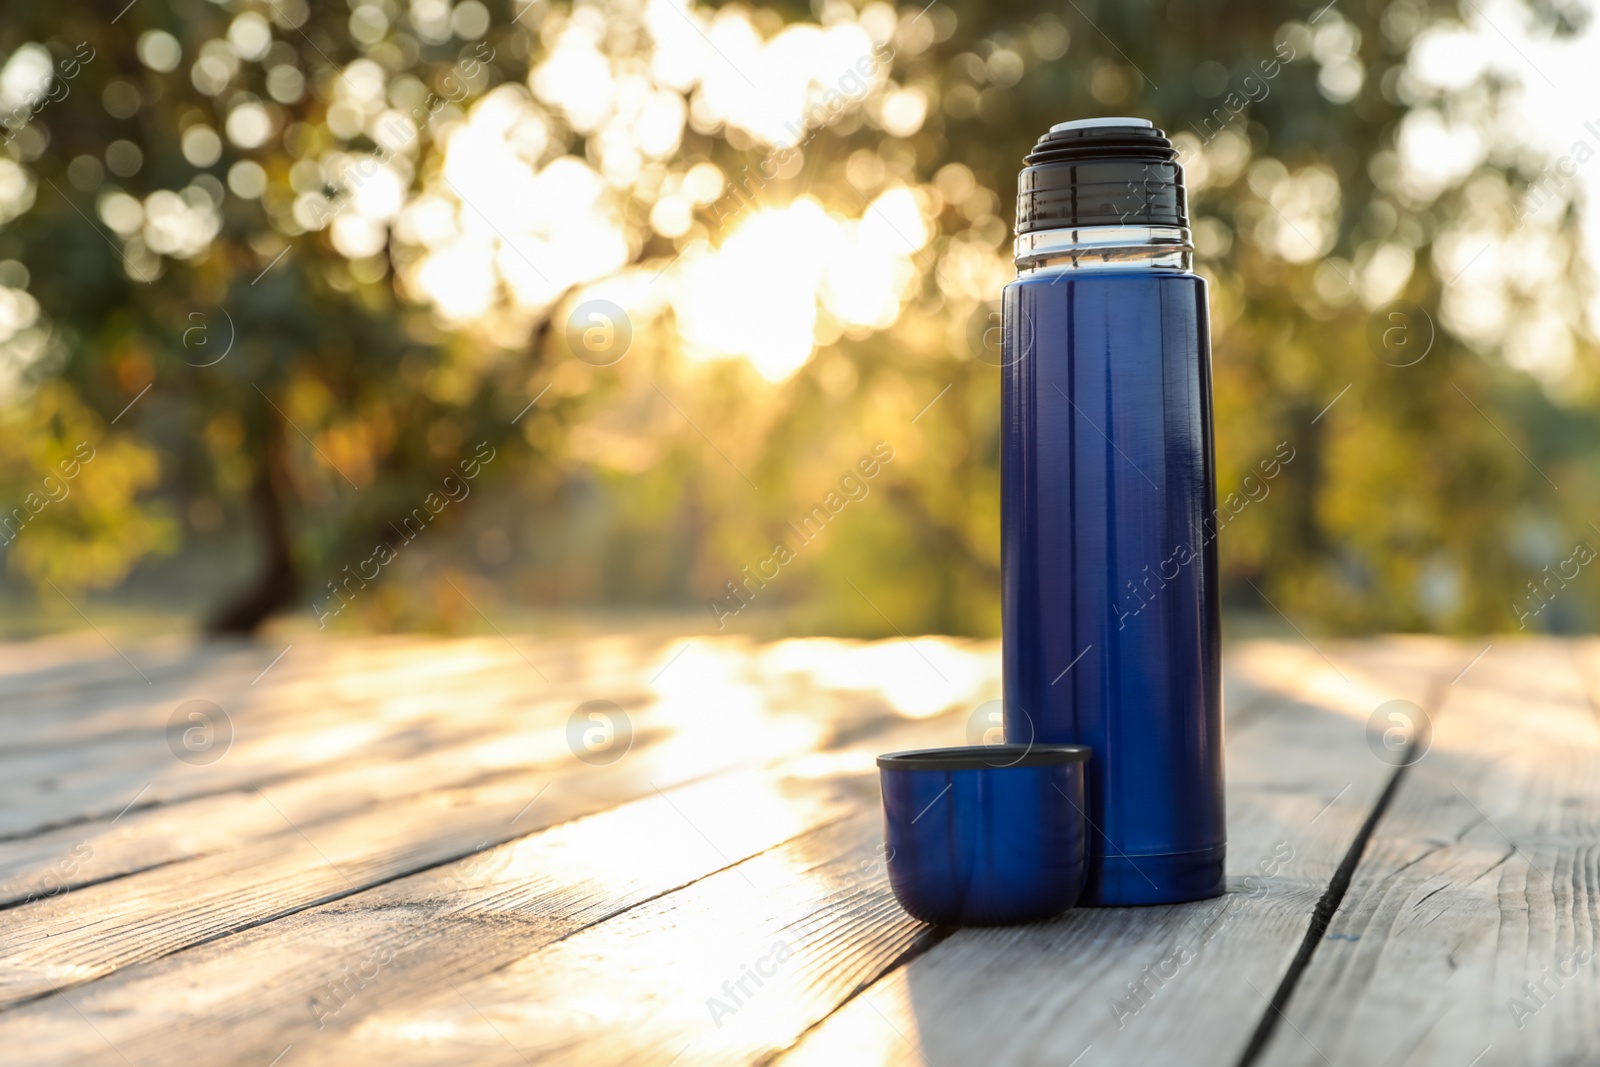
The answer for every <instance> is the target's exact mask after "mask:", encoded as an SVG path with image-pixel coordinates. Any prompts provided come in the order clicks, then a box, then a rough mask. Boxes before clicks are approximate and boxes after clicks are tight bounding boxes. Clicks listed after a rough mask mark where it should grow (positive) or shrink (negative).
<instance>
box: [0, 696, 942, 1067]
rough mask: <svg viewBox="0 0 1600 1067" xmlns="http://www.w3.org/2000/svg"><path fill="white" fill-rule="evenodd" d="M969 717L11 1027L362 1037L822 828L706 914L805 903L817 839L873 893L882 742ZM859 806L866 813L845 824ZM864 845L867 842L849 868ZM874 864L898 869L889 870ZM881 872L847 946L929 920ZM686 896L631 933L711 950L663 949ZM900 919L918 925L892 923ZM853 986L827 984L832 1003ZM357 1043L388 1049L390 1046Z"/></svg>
mask: <svg viewBox="0 0 1600 1067" xmlns="http://www.w3.org/2000/svg"><path fill="white" fill-rule="evenodd" d="M964 725H965V724H964V721H963V718H962V717H961V716H959V715H955V716H945V717H942V718H937V719H931V720H926V721H920V722H912V723H904V724H902V725H900V726H898V727H897V728H896V729H895V730H894V731H892V732H891V733H889V734H887V735H885V736H884V737H883V738H881V739H878V740H874V739H871V738H866V739H863V740H862V741H861V742H860V743H859V744H858V745H857V746H856V747H855V748H853V749H851V750H847V751H842V752H838V753H832V754H827V753H817V754H810V755H806V756H802V757H800V758H798V759H796V760H792V761H789V762H788V763H786V764H784V765H782V766H779V767H775V768H771V769H767V770H763V771H738V772H733V773H729V774H724V775H719V776H717V777H715V778H711V779H706V780H703V781H700V782H696V783H692V784H689V785H685V786H681V787H678V788H675V789H666V790H664V791H663V792H662V793H661V794H659V795H656V794H653V795H652V796H650V797H648V798H645V799H641V800H638V801H635V802H632V803H629V804H625V805H623V806H621V807H618V808H614V809H612V810H609V811H605V812H603V813H600V814H597V815H593V816H591V817H588V818H584V819H579V820H577V821H574V822H570V823H565V824H562V825H558V826H554V827H552V828H550V829H547V830H544V831H542V832H540V833H537V834H533V835H530V836H528V837H526V838H523V839H521V840H519V841H516V842H512V843H509V844H506V845H503V846H500V847H497V848H492V849H487V850H485V851H484V852H482V853H480V854H478V855H476V856H474V857H472V858H470V859H469V860H467V861H464V862H459V863H453V864H449V865H446V866H441V867H438V868H435V869H432V870H428V871H424V872H421V873H418V874H415V875H412V876H410V877H407V878H404V879H399V880H396V881H394V882H391V883H389V884H387V885H384V886H381V887H378V888H375V889H372V890H369V891H366V892H362V893H359V894H355V895H352V896H350V897H348V898H347V899H343V900H339V901H337V902H333V903H329V904H325V905H321V906H317V907H313V908H309V909H307V910H305V911H302V912H300V913H298V914H295V915H292V916H287V917H284V918H282V919H280V920H278V921H277V922H274V923H271V924H269V925H265V926H261V927H257V928H254V929H249V930H244V931H240V932H238V933H236V934H234V935H233V936H230V937H227V938H223V939H219V940H216V941H212V942H209V943H206V944H202V945H198V946H197V947H194V948H191V949H189V950H188V951H185V952H182V953H179V954H176V955H171V956H168V957H166V958H163V959H157V960H153V961H150V962H147V963H144V964H140V965H137V966H130V967H128V968H126V969H124V970H122V971H120V972H118V973H116V974H114V975H112V976H110V977H108V978H105V979H102V980H100V981H97V982H94V983H92V984H90V985H88V986H85V987H82V988H77V989H73V990H70V991H62V992H60V993H57V994H55V995H51V996H45V997H42V998H41V999H38V1000H36V1001H34V1002H32V1003H28V1004H23V1005H20V1006H17V1007H14V1008H12V1009H11V1010H9V1011H5V1012H0V1042H4V1043H5V1044H6V1046H7V1047H8V1048H10V1049H13V1050H17V1051H18V1052H19V1054H21V1055H23V1056H25V1057H26V1058H27V1059H28V1060H29V1061H30V1062H38V1063H73V1064H78V1063H118V1064H120V1063H124V1062H131V1063H141V1062H169V1061H170V1057H171V1050H172V1042H173V1037H172V1035H173V1033H174V1031H181V1032H182V1034H183V1038H182V1041H183V1047H184V1050H185V1055H186V1057H192V1058H194V1059H195V1060H196V1062H205V1063H216V1064H228V1063H239V1064H251V1065H256V1067H259V1065H260V1064H261V1063H264V1062H268V1061H270V1060H271V1059H272V1058H273V1057H274V1056H276V1055H278V1054H279V1053H280V1052H281V1051H282V1049H283V1048H284V1047H286V1046H288V1045H291V1044H292V1045H294V1046H295V1048H296V1053H295V1055H296V1058H297V1062H299V1057H300V1056H302V1055H305V1054H307V1053H308V1052H309V1051H310V1050H312V1049H314V1048H316V1047H317V1046H318V1045H319V1044H321V1043H324V1042H326V1043H327V1044H328V1045H329V1047H330V1048H331V1047H332V1046H333V1044H334V1043H335V1041H334V1039H335V1035H337V1034H348V1035H352V1036H354V1035H357V1033H358V1031H359V1029H360V1027H361V1025H362V1020H363V1019H364V1018H365V1017H367V1016H369V1015H372V1014H374V1013H376V1012H378V1011H380V1010H381V1009H383V1008H384V1007H385V1006H388V1005H401V1006H404V1005H407V1004H411V1003H414V1002H417V1001H419V1000H420V1001H421V1002H424V1003H425V1002H427V1001H429V1000H431V998H433V997H434V996H436V995H437V994H438V993H439V992H441V991H449V990H450V989H451V986H452V983H453V984H455V985H458V986H462V987H463V988H465V986H466V985H467V984H470V983H471V982H473V981H474V980H475V979H478V978H483V977H486V976H488V975H490V974H492V973H494V972H495V971H496V970H499V969H501V968H503V967H506V966H508V965H512V964H515V963H516V962H517V961H519V960H525V959H527V958H528V957H530V955H532V954H533V953H535V952H536V951H537V950H538V949H539V948H541V947H543V946H547V945H551V944H553V943H556V942H558V941H560V940H561V939H563V938H570V939H571V940H572V941H574V942H576V941H577V938H576V937H574V936H573V935H576V934H578V933H579V931H581V930H584V929H585V928H588V927H591V926H594V925H595V924H597V923H601V922H602V921H603V920H605V919H607V918H608V917H611V916H615V915H619V914H625V913H628V912H629V909H633V908H637V907H638V906H640V905H643V904H646V903H647V902H651V901H657V900H671V899H672V896H671V895H666V894H670V891H671V890H674V889H676V888H678V887H681V886H683V885H686V884H691V883H696V882H698V881H699V880H701V879H704V878H705V876H707V875H709V874H712V872H715V871H718V870H723V869H725V868H730V866H731V865H734V864H738V863H740V861H746V860H748V859H749V858H750V857H752V856H763V854H766V853H768V852H769V851H770V850H773V849H776V848H779V847H780V846H782V845H783V844H784V843H785V842H789V841H795V840H796V839H798V838H800V837H801V836H802V835H805V834H807V833H808V832H815V831H818V830H824V831H825V833H826V834H831V835H832V836H825V837H824V838H823V839H822V840H825V841H833V842H835V844H834V845H824V846H819V845H816V844H814V843H812V844H807V845H802V846H800V847H799V851H798V852H796V851H794V850H791V851H789V852H782V851H781V850H780V854H778V855H777V856H776V858H774V859H772V860H765V859H764V858H763V861H762V862H761V863H758V864H757V866H755V867H750V866H749V865H748V864H746V865H745V866H744V867H741V868H733V869H731V870H728V871H727V872H726V873H727V874H728V875H729V876H730V878H731V879H732V881H729V879H726V878H725V879H722V880H721V881H718V882H716V886H715V890H714V892H710V891H708V894H706V895H704V896H703V897H702V896H697V897H696V900H697V901H698V907H699V909H700V910H699V911H698V912H697V915H698V916H699V918H698V919H697V920H696V921H697V922H698V923H699V924H700V925H699V926H697V927H696V928H697V929H714V928H716V927H717V926H718V924H719V923H731V920H732V918H733V913H732V912H731V911H730V910H729V909H728V907H727V906H726V905H725V904H719V903H718V901H721V900H723V897H722V896H720V895H719V894H725V893H726V887H727V886H729V885H732V884H735V883H736V884H737V886H738V888H739V892H740V894H748V897H747V899H745V900H744V901H742V902H741V906H742V908H743V909H744V910H743V912H742V914H741V915H740V920H741V922H746V923H755V925H754V926H752V927H750V929H757V928H760V927H761V923H762V922H766V921H768V920H770V919H771V918H772V917H773V916H779V915H782V914H783V913H784V909H783V908H780V907H777V906H776V902H774V901H772V900H771V899H769V898H768V897H767V896H764V895H763V894H765V893H770V892H774V891H782V892H785V893H787V894H788V896H787V899H788V900H789V901H790V902H791V903H795V904H798V903H803V902H804V901H805V900H807V899H809V894H810V890H809V889H804V888H802V889H797V888H796V887H795V886H794V885H792V884H789V883H788V882H786V881H785V878H784V872H791V873H792V872H795V871H798V872H799V873H801V874H804V873H805V872H806V870H807V869H809V866H810V864H811V862H812V861H811V860H806V859H804V857H805V856H808V855H810V856H814V857H817V859H816V862H823V863H826V862H827V861H828V858H829V857H832V858H833V860H834V862H833V866H832V867H831V868H830V870H832V872H833V873H832V874H831V875H830V876H829V877H830V878H832V879H834V881H835V882H836V883H838V884H840V885H843V886H845V888H846V889H847V890H848V891H849V892H850V893H855V894H856V896H855V897H851V898H850V899H851V900H857V899H858V898H859V897H860V894H861V892H862V890H861V888H860V885H861V884H866V882H865V881H864V878H863V873H862V871H861V869H860V866H859V864H858V863H857V862H856V861H855V860H854V858H853V856H854V852H855V851H862V850H865V851H864V855H865V856H867V857H874V856H876V852H875V848H876V844H875V843H876V841H877V840H878V833H879V830H878V827H877V813H876V804H877V795H876V788H875V775H876V771H875V769H874V767H873V764H872V758H871V757H872V753H873V752H875V751H876V750H877V749H878V747H879V746H880V745H883V744H887V745H894V746H902V745H904V746H909V745H917V744H940V743H950V742H953V741H956V740H958V739H959V737H960V735H961V733H962V731H963V730H964ZM843 823H848V828H841V829H837V830H827V829H826V828H829V827H836V826H842V825H843ZM808 840H809V839H808ZM807 849H810V850H811V851H810V852H807ZM852 850H854V851H852ZM846 853H848V854H849V855H850V856H851V857H852V859H851V860H850V861H849V862H846V863H844V865H843V866H841V865H840V861H839V859H838V857H839V856H841V855H845V854H846ZM332 858H333V859H334V860H335V861H336V862H337V860H338V857H332ZM769 871H770V872H771V876H770V878H769V876H768V872H769ZM869 873H870V872H869ZM874 877H877V878H879V880H880V882H881V872H879V873H878V875H876V876H874ZM746 879H749V882H747V881H746ZM867 881H870V880H867ZM752 882H753V883H754V888H753V889H752V887H751V885H750V883H752ZM846 883H848V884H846ZM871 884H874V885H878V889H877V890H876V891H874V893H873V894H871V899H870V901H869V902H868V903H866V904H851V905H850V907H849V908H847V909H846V910H847V911H849V912H850V913H851V914H854V915H856V917H857V918H856V923H857V925H856V927H854V928H852V929H851V931H850V932H849V934H848V936H847V935H845V934H843V933H841V934H838V935H827V934H826V931H821V932H819V933H818V937H819V938H823V939H824V940H825V939H826V936H835V939H836V940H837V941H839V942H840V944H839V951H841V952H846V951H847V952H849V953H851V954H853V956H863V957H864V956H865V955H866V954H867V948H866V945H867V943H868V942H869V941H872V943H873V944H874V945H875V948H874V949H873V952H875V954H876V955H875V956H874V958H875V959H877V960H878V961H879V962H878V967H879V969H881V968H882V967H883V966H886V965H887V964H888V962H889V961H890V960H892V959H893V958H894V956H895V955H896V954H897V953H898V951H899V949H900V947H903V943H904V942H905V939H906V938H909V937H912V936H916V934H915V929H914V928H915V925H916V924H914V923H911V922H910V921H909V920H907V919H905V918H904V916H903V915H901V914H900V913H899V912H898V909H897V908H896V907H895V906H894V905H893V903H892V901H891V900H890V899H889V898H888V896H887V894H886V890H884V889H883V888H882V886H881V885H880V884H879V883H877V882H873V883H871ZM805 885H811V883H805ZM797 894H798V895H797ZM76 895H79V894H74V896H76ZM862 908H865V909H866V910H861V909H862ZM672 911H673V908H670V907H669V908H668V913H669V914H667V915H666V917H665V918H663V917H662V915H661V913H659V912H656V913H652V918H651V919H650V920H649V921H648V922H646V923H644V924H643V925H638V924H637V923H636V924H635V925H633V926H631V927H629V929H631V930H634V931H636V932H638V934H639V937H636V938H632V939H629V940H630V944H631V949H632V950H634V951H637V952H641V953H649V952H656V953H657V954H658V955H660V956H662V957H663V958H666V959H669V960H670V959H672V958H676V957H677V956H678V954H679V953H680V952H683V953H685V955H684V958H685V959H691V960H692V959H693V958H694V953H693V952H692V951H688V950H687V949H686V948H685V945H686V944H687V943H686V942H685V941H683V940H681V939H675V940H663V941H662V942H660V945H659V947H657V948H655V949H652V948H651V947H650V945H651V943H652V938H653V937H654V934H666V935H669V936H670V931H671V930H672V929H673V923H674V921H675V920H674V919H673V918H672V915H671V914H670V913H671V912H672ZM684 914H687V912H684ZM757 917H761V919H760V922H757V921H756V920H757ZM885 923H888V924H890V925H891V926H892V927H893V930H898V931H900V933H898V934H894V933H892V932H886V930H887V928H885V927H884V924H885ZM605 925H609V924H605ZM741 929H745V927H741ZM858 930H859V931H861V933H862V937H861V938H860V939H858V938H857V937H856V936H855V934H856V932H857V931H858ZM650 931H653V932H654V933H651V934H649V936H646V933H647V932H650ZM762 936H764V935H762ZM874 938H876V940H875V941H874V940H873V939H874ZM691 940H692V939H691ZM858 940H859V941H860V944H859V945H857V944H856V943H857V941H858ZM608 943H610V944H620V943H618V942H608ZM819 943H821V942H819ZM582 944H583V943H582V942H579V945H580V948H581V945H582ZM852 946H855V947H852ZM730 951H731V950H730ZM764 951H765V949H764ZM602 955H604V954H602ZM608 966H609V968H610V973H611V975H612V976H613V977H619V976H620V975H621V974H622V973H623V972H625V971H626V970H627V968H628V963H627V959H626V958H617V957H614V956H613V957H610V962H609V964H608ZM578 977H579V976H577V975H576V974H575V975H574V978H575V980H576V979H577V978H578ZM734 977H737V975H735V976H734ZM720 980H721V979H720V978H719V979H718V981H719V982H720ZM576 992H577V990H576V988H575V989H574V990H573V993H574V994H575V993H576ZM845 992H847V989H844V988H838V989H834V990H832V991H829V992H826V993H825V994H823V995H821V996H819V998H818V999H817V1003H818V1005H819V1008H818V1010H819V1011H825V1010H827V1008H828V1007H831V1006H832V1004H833V1003H836V1002H837V999H838V998H839V997H840V996H843V995H844V994H845ZM603 1001H604V998H603V991H598V990H594V989H589V988H587V987H585V989H584V990H583V994H582V996H576V995H574V996H572V998H571V999H570V1000H568V1001H565V1002H564V1003H563V1004H562V1005H560V1006H551V1005H548V1004H547V1005H545V1007H544V1009H543V1010H544V1011H545V1012H547V1013H548V1014H547V1017H548V1018H555V1017H558V1016H559V1017H566V1016H575V1015H581V1014H583V1013H585V1012H590V1011H601V1010H603V1007H604V1003H603ZM702 1008H703V1005H702ZM346 1056H347V1057H353V1058H355V1059H359V1060H365V1061H371V1060H373V1059H374V1058H375V1053H372V1052H371V1051H358V1052H353V1053H352V1052H348V1051H347V1052H346ZM402 1058H403V1059H411V1058H413V1057H412V1056H411V1055H409V1054H408V1055H406V1056H403V1057H402ZM350 1061H351V1060H350V1058H346V1059H345V1060H343V1061H342V1062H350ZM457 1062H459V1060H458V1061H457ZM691 1062H693V1061H691Z"/></svg>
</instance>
